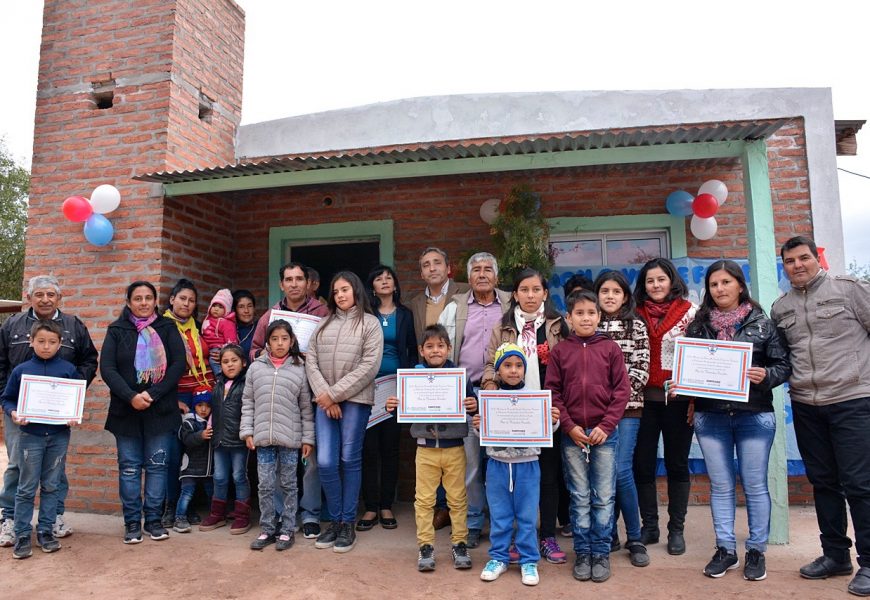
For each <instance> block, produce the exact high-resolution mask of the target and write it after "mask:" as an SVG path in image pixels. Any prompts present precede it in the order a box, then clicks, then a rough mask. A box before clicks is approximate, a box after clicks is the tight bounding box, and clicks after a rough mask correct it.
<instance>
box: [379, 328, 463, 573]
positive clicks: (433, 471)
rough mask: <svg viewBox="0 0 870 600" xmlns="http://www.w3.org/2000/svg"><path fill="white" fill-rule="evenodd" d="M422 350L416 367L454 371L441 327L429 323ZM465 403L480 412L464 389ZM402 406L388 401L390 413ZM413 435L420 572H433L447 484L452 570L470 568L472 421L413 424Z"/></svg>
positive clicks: (395, 400) (448, 342) (445, 335)
mask: <svg viewBox="0 0 870 600" xmlns="http://www.w3.org/2000/svg"><path fill="white" fill-rule="evenodd" d="M421 342H422V343H421V345H420V346H419V348H418V351H419V353H420V356H421V357H422V358H423V363H422V364H419V365H417V368H418V369H442V368H445V369H451V368H454V367H455V365H454V364H453V362H451V361H450V360H449V359H448V358H447V357H448V356H450V336H449V334H448V333H447V330H446V329H445V328H444V326H443V325H430V326H429V327H427V328H426V329H424V330H423V333H422V340H421ZM466 396H467V397H466V398H465V400H464V405H465V410H466V412H467V413H473V412H475V411H476V410H477V399H476V398H475V397H474V393H473V391H471V390H466ZM398 405H399V399H398V398H396V397H395V396H394V397H392V398H388V399H387V410H388V411H390V412H392V411H394V410H396V407H397V406H398ZM411 435H412V436H414V437H415V438H417V458H416V461H415V463H416V467H417V468H416V471H417V481H416V486H415V490H416V493H415V498H414V517H415V519H416V521H417V544H418V546H419V547H420V551H419V554H418V556H417V570H418V571H434V570H435V548H434V543H435V526H434V525H433V524H432V517H433V515H434V514H435V491H436V490H437V489H438V484H439V483H440V484H443V486H444V490H445V491H446V492H447V506H448V507H449V509H450V521H451V523H452V524H453V528H452V531H451V534H450V541H451V543H452V545H453V548H452V554H453V566H454V567H455V568H457V569H470V568H471V557H470V556H468V547H467V546H466V543H467V536H468V527H467V525H466V523H467V512H468V498H467V496H466V490H465V445H464V442H463V439H464V438H465V436H467V435H468V423H467V422H462V423H413V424H412V425H411Z"/></svg>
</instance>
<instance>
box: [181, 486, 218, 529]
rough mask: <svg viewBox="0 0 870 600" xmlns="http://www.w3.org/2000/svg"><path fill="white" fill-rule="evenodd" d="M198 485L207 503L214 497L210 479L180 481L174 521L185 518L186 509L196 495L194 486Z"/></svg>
mask: <svg viewBox="0 0 870 600" xmlns="http://www.w3.org/2000/svg"><path fill="white" fill-rule="evenodd" d="M198 483H202V487H203V489H204V490H205V495H206V496H208V499H209V503H211V499H212V497H214V482H213V481H212V479H211V477H185V478H184V479H182V480H181V492H180V493H179V494H178V504H177V505H176V507H175V518H176V519H177V518H179V517H186V516H187V509H188V507H189V506H190V501H191V500H193V495H194V494H195V493H196V484H198Z"/></svg>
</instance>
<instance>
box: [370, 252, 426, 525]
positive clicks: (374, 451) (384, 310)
mask: <svg viewBox="0 0 870 600" xmlns="http://www.w3.org/2000/svg"><path fill="white" fill-rule="evenodd" d="M366 291H367V292H368V294H369V298H370V299H371V301H372V306H373V307H374V308H375V316H377V317H378V319H379V320H380V322H381V329H382V330H383V332H384V354H383V356H382V358H381V366H380V369H379V370H378V375H377V376H378V377H383V376H385V375H395V374H396V369H410V368H412V367H413V366H414V365H415V364H416V363H417V360H416V359H417V343H416V340H414V317H413V315H412V314H411V311H410V310H409V309H407V308H405V307H404V306H403V305H402V292H401V289H400V288H399V277H398V276H397V275H396V272H395V271H394V270H393V269H392V268H390V267H388V266H386V265H378V266H377V267H375V268H374V269H372V271H371V273H369V276H368V279H367V281H366ZM376 389H377V388H376ZM362 477H363V480H362V495H363V502H364V504H365V508H366V512H365V514H363V516H362V518H361V519H359V521H357V523H356V530H357V531H367V530H369V529H371V528H372V527H374V526H375V524H376V523H377V522H378V520H380V523H381V526H382V527H383V528H384V529H395V528H396V526H397V524H396V517H395V516H394V515H393V500H394V499H395V497H396V483H397V482H398V479H399V423H398V422H397V421H396V419H395V417H388V418H386V419H385V420H383V421H380V422H379V423H377V424H375V425H372V426H371V427H369V428H368V429H367V430H366V437H365V441H364V442H363V465H362Z"/></svg>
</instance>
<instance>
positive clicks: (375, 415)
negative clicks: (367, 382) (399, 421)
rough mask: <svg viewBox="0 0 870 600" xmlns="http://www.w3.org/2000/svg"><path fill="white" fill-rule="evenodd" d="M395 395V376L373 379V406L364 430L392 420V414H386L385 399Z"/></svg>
mask: <svg viewBox="0 0 870 600" xmlns="http://www.w3.org/2000/svg"><path fill="white" fill-rule="evenodd" d="M395 395H396V376H395V375H384V376H383V377H378V378H377V379H375V404H374V406H372V412H371V414H370V415H369V422H368V425H366V429H368V428H369V427H372V426H373V425H377V424H378V423H381V422H383V421H386V420H387V419H392V418H393V415H392V413H389V412H387V398H389V397H391V396H395Z"/></svg>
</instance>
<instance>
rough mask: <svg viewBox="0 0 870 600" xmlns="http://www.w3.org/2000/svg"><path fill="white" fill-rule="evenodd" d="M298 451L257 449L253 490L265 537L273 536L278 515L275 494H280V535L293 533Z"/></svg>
mask: <svg viewBox="0 0 870 600" xmlns="http://www.w3.org/2000/svg"><path fill="white" fill-rule="evenodd" d="M298 464H299V450H297V449H296V448H285V447H284V446H260V447H259V448H257V476H258V479H259V480H260V482H259V485H258V487H257V490H258V491H259V496H260V528H261V529H262V530H263V532H264V533H267V534H269V535H271V534H274V533H275V525H276V523H277V521H278V514H279V511H278V510H276V509H277V507H278V502H279V501H278V500H277V499H276V497H277V495H276V493H275V492H276V491H277V490H279V489H280V490H281V496H280V497H281V500H280V503H281V504H280V505H281V510H280V515H281V531H280V532H278V533H279V534H289V533H291V532H293V531H294V530H295V529H296V498H297V496H298V495H299V493H298V487H297V481H296V467H297V465H298Z"/></svg>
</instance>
